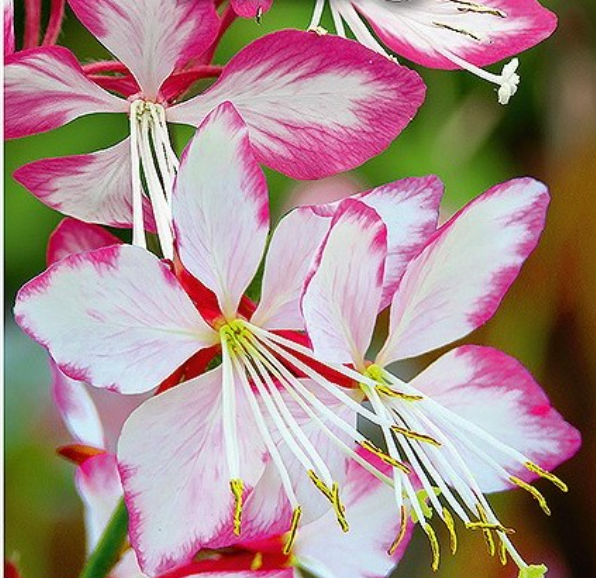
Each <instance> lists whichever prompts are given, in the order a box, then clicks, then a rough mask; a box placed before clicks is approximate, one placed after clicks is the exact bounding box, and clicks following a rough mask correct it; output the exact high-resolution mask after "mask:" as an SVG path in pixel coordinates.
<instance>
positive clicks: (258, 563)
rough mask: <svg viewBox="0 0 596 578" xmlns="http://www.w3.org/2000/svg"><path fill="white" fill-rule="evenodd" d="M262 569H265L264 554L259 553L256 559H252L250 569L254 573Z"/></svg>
mask: <svg viewBox="0 0 596 578" xmlns="http://www.w3.org/2000/svg"><path fill="white" fill-rule="evenodd" d="M262 567H263V554H261V552H257V553H256V554H255V557H254V558H253V559H252V562H251V563H250V569H251V570H252V571H253V572H257V571H258V570H260V569H261V568H262Z"/></svg>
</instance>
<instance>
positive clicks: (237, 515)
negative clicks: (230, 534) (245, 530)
mask: <svg viewBox="0 0 596 578" xmlns="http://www.w3.org/2000/svg"><path fill="white" fill-rule="evenodd" d="M230 489H231V490H232V494H234V499H235V501H236V506H235V508H234V535H235V536H240V534H241V533H242V509H243V505H244V482H243V481H242V480H230Z"/></svg>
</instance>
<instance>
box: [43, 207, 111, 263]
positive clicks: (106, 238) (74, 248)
mask: <svg viewBox="0 0 596 578" xmlns="http://www.w3.org/2000/svg"><path fill="white" fill-rule="evenodd" d="M120 243H122V241H121V240H120V239H118V237H116V236H114V235H112V233H110V232H108V231H106V230H105V229H103V228H102V227H99V226H98V225H90V224H89V223H83V222H81V221H77V220H76V219H71V218H66V219H62V221H60V223H59V224H58V226H57V227H56V228H55V229H54V231H53V232H52V234H51V235H50V239H49V240H48V250H47V263H48V265H52V264H53V263H55V262H56V261H60V259H64V257H68V256H69V255H74V254H75V253H82V252H83V251H93V250H94V249H101V247H109V246H110V245H119V244H120Z"/></svg>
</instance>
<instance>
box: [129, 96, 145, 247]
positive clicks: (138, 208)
mask: <svg viewBox="0 0 596 578" xmlns="http://www.w3.org/2000/svg"><path fill="white" fill-rule="evenodd" d="M139 103H140V101H135V102H133V103H132V104H131V105H130V119H129V122H130V155H131V169H132V173H131V182H132V243H133V245H136V246H137V247H142V248H143V249H146V248H147V242H146V239H145V224H144V221H143V186H142V184H141V174H140V167H141V161H140V159H139V141H138V132H137V114H138V107H139Z"/></svg>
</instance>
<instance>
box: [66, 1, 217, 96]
mask: <svg viewBox="0 0 596 578" xmlns="http://www.w3.org/2000/svg"><path fill="white" fill-rule="evenodd" d="M69 4H70V6H71V8H72V9H73V11H74V12H75V14H76V15H77V17H78V18H79V20H80V21H81V22H82V23H83V24H84V25H85V26H86V27H87V28H88V29H89V30H90V31H91V33H92V34H93V35H94V36H95V37H96V38H97V39H98V40H99V41H100V42H101V43H102V44H103V45H104V46H105V47H106V48H107V49H108V50H109V51H110V52H111V53H112V54H114V56H116V57H117V58H118V59H119V60H120V61H121V62H122V63H123V64H125V65H126V66H127V67H128V68H129V70H130V71H131V72H132V73H133V75H134V76H135V78H136V79H137V81H138V83H139V85H140V87H141V90H142V93H143V96H144V97H146V98H150V99H153V98H155V97H157V95H158V91H159V88H160V86H161V84H162V83H163V81H164V80H165V79H166V78H167V77H168V76H169V75H170V74H171V73H172V72H173V70H174V68H175V67H177V66H183V65H184V64H186V63H187V62H188V61H189V60H190V59H192V58H194V57H197V56H199V55H200V54H201V53H202V52H204V51H205V50H206V49H207V48H208V47H209V45H210V44H211V43H212V42H213V40H214V39H215V36H216V34H217V30H218V24H219V22H218V18H217V13H216V11H215V6H214V4H213V2H212V1H208V2H205V1H204V0H118V1H116V0H95V2H92V3H89V2H87V1H86V0H69Z"/></svg>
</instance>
